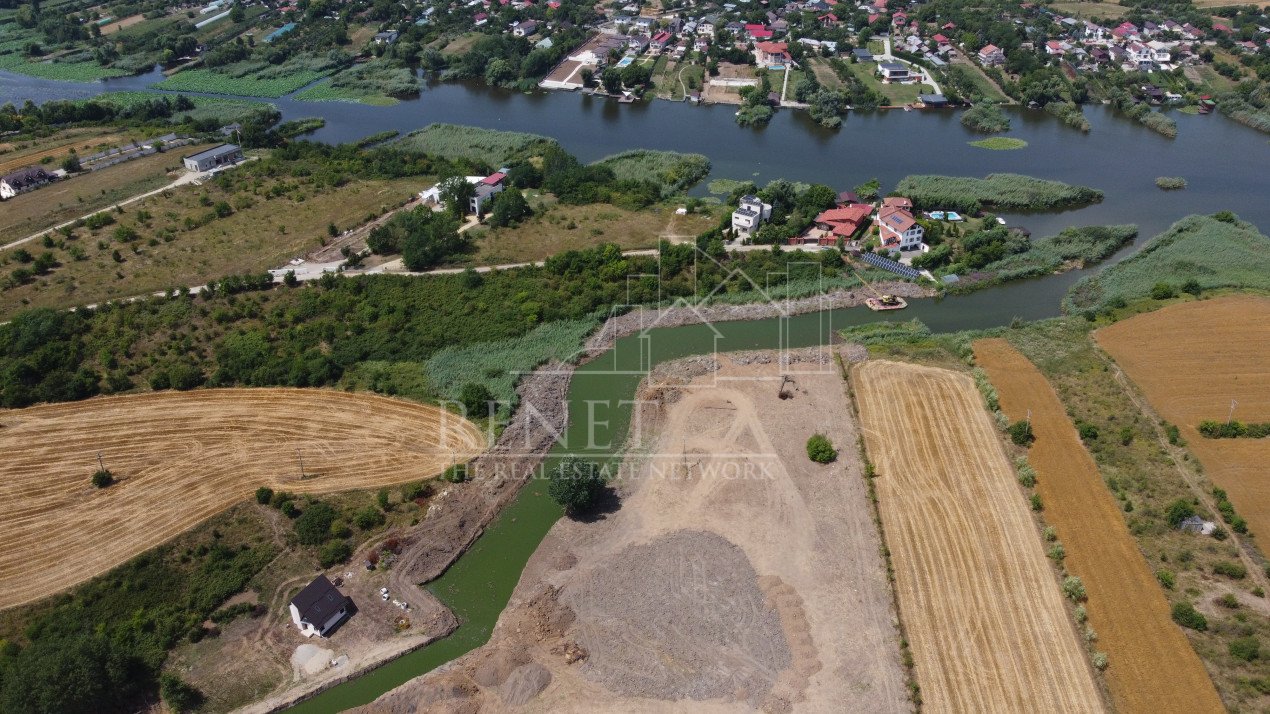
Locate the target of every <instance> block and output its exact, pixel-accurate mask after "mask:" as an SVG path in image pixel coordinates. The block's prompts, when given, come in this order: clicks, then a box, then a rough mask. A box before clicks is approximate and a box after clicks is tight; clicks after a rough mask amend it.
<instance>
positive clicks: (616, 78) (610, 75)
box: [600, 67, 622, 94]
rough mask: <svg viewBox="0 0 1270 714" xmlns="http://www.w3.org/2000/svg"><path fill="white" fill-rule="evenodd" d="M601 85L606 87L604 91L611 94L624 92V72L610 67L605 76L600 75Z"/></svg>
mask: <svg viewBox="0 0 1270 714" xmlns="http://www.w3.org/2000/svg"><path fill="white" fill-rule="evenodd" d="M600 83H601V84H603V85H604V91H606V92H608V93H609V94H618V93H620V92H621V91H622V71H621V70H620V69H617V68H616V67H609V68H608V69H606V70H604V74H602V75H600Z"/></svg>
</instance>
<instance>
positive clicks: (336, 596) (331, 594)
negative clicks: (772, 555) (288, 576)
mask: <svg viewBox="0 0 1270 714" xmlns="http://www.w3.org/2000/svg"><path fill="white" fill-rule="evenodd" d="M352 604H353V601H352V600H349V599H348V597H347V596H346V595H344V594H343V593H341V592H340V591H339V590H337V589H336V588H335V586H334V585H333V584H331V581H330V580H327V579H326V576H325V575H319V576H317V578H315V579H314V580H313V582H311V583H309V584H308V585H307V586H305V588H304V589H303V590H301V591H300V593H299V594H298V595H296V596H295V597H293V598H291V621H292V622H294V623H295V626H296V627H298V628H300V634H302V635H304V636H305V637H312V636H314V635H317V636H318V637H326V635H327V633H328V632H330V631H331V630H333V629H334V628H335V626H336V625H338V624H340V622H342V621H343V620H344V618H346V617H348V616H349V614H350V612H351V606H352Z"/></svg>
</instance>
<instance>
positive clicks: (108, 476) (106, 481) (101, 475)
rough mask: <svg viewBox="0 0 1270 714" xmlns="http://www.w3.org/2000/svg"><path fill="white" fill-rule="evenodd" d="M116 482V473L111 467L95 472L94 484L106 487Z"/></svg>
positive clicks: (98, 486)
mask: <svg viewBox="0 0 1270 714" xmlns="http://www.w3.org/2000/svg"><path fill="white" fill-rule="evenodd" d="M114 482H115V475H114V474H112V473H110V470H109V469H99V470H98V471H96V472H95V473H94V474H93V485H94V486H96V487H97V488H105V487H107V486H109V485H110V484H112V483H114Z"/></svg>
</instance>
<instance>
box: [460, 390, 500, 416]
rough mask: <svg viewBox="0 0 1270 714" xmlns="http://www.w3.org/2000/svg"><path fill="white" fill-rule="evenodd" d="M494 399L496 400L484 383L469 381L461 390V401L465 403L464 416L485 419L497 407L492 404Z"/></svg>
mask: <svg viewBox="0 0 1270 714" xmlns="http://www.w3.org/2000/svg"><path fill="white" fill-rule="evenodd" d="M492 401H494V395H493V393H491V392H490V390H489V387H486V386H485V385H484V384H477V383H475V382H468V383H467V384H464V385H463V389H462V390H460V392H459V402H460V403H461V404H462V405H463V412H464V416H466V417H468V418H470V419H484V418H485V417H488V416H490V414H492V413H493V411H494V409H496V408H497V407H496V406H492V405H491V404H490V402H492Z"/></svg>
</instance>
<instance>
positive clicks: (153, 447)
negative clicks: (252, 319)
mask: <svg viewBox="0 0 1270 714" xmlns="http://www.w3.org/2000/svg"><path fill="white" fill-rule="evenodd" d="M484 447H485V438H484V435H483V434H482V433H481V431H480V430H479V429H477V428H476V426H475V425H473V424H471V423H470V422H468V421H466V420H464V419H462V418H460V417H458V416H456V415H453V414H450V413H448V412H445V411H443V410H441V409H438V408H436V407H432V406H427V405H423V404H415V403H411V402H404V401H399V400H395V399H387V398H385V397H379V396H375V395H370V394H350V393H345V392H336V391H333V390H318V389H206V390H196V391H192V392H154V393H149V394H139V395H129V396H120V397H105V398H100V399H90V400H87V401H83V402H73V403H68V404H53V405H46V406H37V407H31V408H28V409H22V410H12V411H0V453H3V454H4V459H3V461H0V608H4V607H11V606H13V605H19V604H22V603H26V602H31V601H33V600H38V599H40V598H43V597H46V596H48V595H51V594H53V593H55V592H58V591H59V590H62V589H64V588H66V587H69V586H71V585H74V584H76V583H79V582H82V581H84V580H87V579H89V578H91V577H93V576H95V575H97V574H99V573H102V572H105V571H106V570H109V569H110V568H113V567H115V566H116V565H119V564H120V563H123V562H124V561H126V560H128V559H129V558H131V557H133V556H135V555H137V554H139V553H141V552H143V551H145V550H147V549H149V548H152V547H154V546H156V545H158V544H160V543H162V542H164V541H166V540H167V539H169V538H171V537H172V536H174V535H176V534H178V533H180V532H182V531H184V530H186V529H188V528H190V527H191V526H193V525H195V524H197V523H199V522H201V521H203V520H205V519H206V518H209V517H210V516H212V515H214V514H216V513H219V512H220V511H222V510H224V509H225V508H227V507H228V506H230V505H232V504H234V503H237V502H239V501H243V500H245V499H247V498H250V497H251V495H252V493H254V491H255V490H256V488H257V487H259V486H271V487H273V488H275V489H285V490H287V491H291V492H294V493H327V492H332V491H341V490H350V489H369V488H378V487H383V486H390V485H394V484H399V483H404V482H406V481H413V480H418V479H422V478H427V477H430V476H434V475H436V474H437V473H440V472H441V471H442V470H444V469H445V468H446V467H448V466H450V465H451V464H453V463H455V462H458V461H467V460H468V459H470V458H472V457H473V456H475V455H476V454H477V453H479V452H480V451H482V450H483V449H484ZM99 455H100V456H101V460H102V462H103V463H104V464H105V466H106V468H107V469H109V470H110V471H111V472H113V473H114V474H115V476H116V478H117V479H118V482H117V483H116V484H114V485H112V486H110V487H108V488H105V489H97V488H94V487H93V486H92V485H91V484H90V483H89V478H90V477H91V476H92V474H93V472H94V471H96V470H97V468H98V456H99ZM300 459H303V463H304V467H303V474H304V476H303V478H302V477H301V471H300V465H299V462H300Z"/></svg>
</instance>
